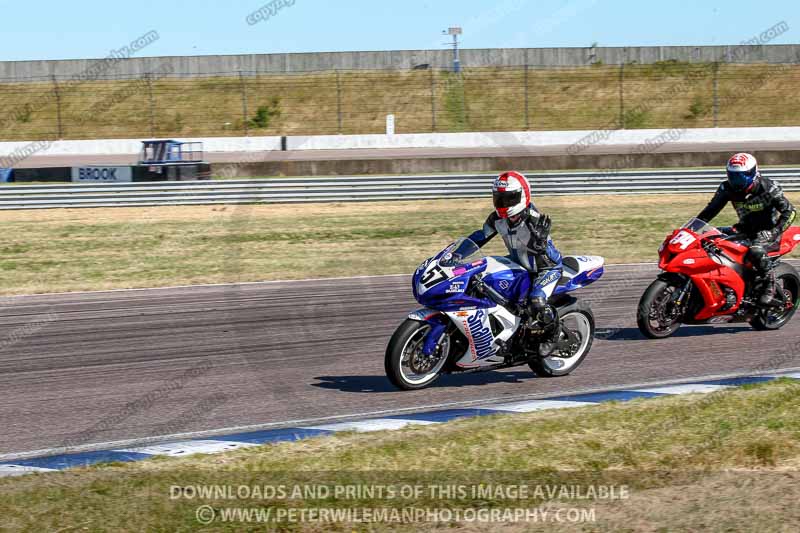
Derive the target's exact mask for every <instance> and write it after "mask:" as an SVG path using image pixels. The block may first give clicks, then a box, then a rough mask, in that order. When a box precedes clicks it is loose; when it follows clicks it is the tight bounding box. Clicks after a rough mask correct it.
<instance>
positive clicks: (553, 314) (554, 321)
mask: <svg viewBox="0 0 800 533" xmlns="http://www.w3.org/2000/svg"><path fill="white" fill-rule="evenodd" d="M528 315H529V316H531V317H532V318H535V319H536V320H537V321H538V322H539V323H540V324H541V325H542V329H544V331H545V333H544V335H543V336H542V339H541V341H540V342H539V355H540V356H541V357H548V356H550V354H552V353H553V352H554V351H555V350H556V348H557V347H558V341H559V340H560V339H561V321H560V320H559V318H558V313H557V311H556V310H555V309H553V306H551V305H547V302H546V301H545V300H544V298H540V297H536V298H531V300H530V301H529V302H528Z"/></svg>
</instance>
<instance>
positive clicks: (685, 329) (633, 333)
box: [594, 324, 753, 342]
mask: <svg viewBox="0 0 800 533" xmlns="http://www.w3.org/2000/svg"><path fill="white" fill-rule="evenodd" d="M748 331H753V328H751V327H750V326H748V325H746V324H742V325H741V326H738V327H737V326H687V325H683V326H681V327H680V329H678V331H676V332H675V333H673V334H672V335H671V336H670V337H669V338H680V337H700V336H704V335H723V334H725V335H727V334H733V333H745V332H748ZM594 337H595V339H600V340H605V341H634V340H635V341H641V340H647V337H645V336H644V335H642V333H641V332H640V331H639V328H599V329H598V330H597V331H596V332H595V336H594ZM653 342H658V341H657V340H654V341H653Z"/></svg>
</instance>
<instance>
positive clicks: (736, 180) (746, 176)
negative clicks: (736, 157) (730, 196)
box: [728, 168, 756, 191]
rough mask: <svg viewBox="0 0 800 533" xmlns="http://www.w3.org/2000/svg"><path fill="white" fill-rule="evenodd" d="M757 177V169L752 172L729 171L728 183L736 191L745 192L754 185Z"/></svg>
mask: <svg viewBox="0 0 800 533" xmlns="http://www.w3.org/2000/svg"><path fill="white" fill-rule="evenodd" d="M755 177H756V169H755V168H753V169H751V170H729V171H728V183H730V184H731V187H732V188H733V190H735V191H743V190H745V189H746V188H748V187H749V186H750V185H752V183H753V180H754V179H755Z"/></svg>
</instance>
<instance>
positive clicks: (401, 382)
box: [384, 319, 450, 390]
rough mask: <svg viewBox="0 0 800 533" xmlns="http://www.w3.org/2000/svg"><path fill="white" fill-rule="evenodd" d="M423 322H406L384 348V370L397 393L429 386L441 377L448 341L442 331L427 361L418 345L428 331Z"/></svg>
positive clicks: (448, 346)
mask: <svg viewBox="0 0 800 533" xmlns="http://www.w3.org/2000/svg"><path fill="white" fill-rule="evenodd" d="M430 329H431V326H430V325H429V324H428V323H427V322H420V321H418V320H411V319H408V320H406V321H405V322H403V323H402V324H400V327H398V328H397V330H396V331H395V332H394V335H392V338H391V339H390V340H389V345H388V346H387V347H386V357H385V359H384V368H385V369H386V376H387V377H388V378H389V381H391V382H392V384H393V385H394V386H395V387H397V388H398V389H401V390H419V389H424V388H425V387H428V386H430V385H431V384H433V383H434V382H435V381H436V380H437V379H439V377H440V376H441V372H442V368H443V367H444V365H445V363H446V362H447V356H448V353H449V352H450V338H449V336H448V334H447V332H446V331H445V332H444V333H442V335H443V337H444V338H443V339H442V340H441V341H440V347H439V349H438V350H437V353H434V355H433V356H431V357H427V356H425V355H424V354H423V353H422V344H423V341H424V339H425V336H426V335H427V333H428V331H430Z"/></svg>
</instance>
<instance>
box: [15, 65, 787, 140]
mask: <svg viewBox="0 0 800 533" xmlns="http://www.w3.org/2000/svg"><path fill="white" fill-rule="evenodd" d="M798 78H800V66H798V65H791V64H785V65H782V64H778V65H771V64H749V65H734V64H725V63H723V64H721V65H714V64H712V63H691V64H689V63H680V62H674V61H662V62H658V63H656V64H652V65H636V64H626V65H625V67H624V69H622V70H621V69H620V67H619V66H617V65H602V64H596V65H594V66H586V67H567V68H529V69H525V68H519V67H510V68H470V67H467V68H465V69H464V70H463V71H462V73H461V74H460V75H456V74H453V73H452V72H448V71H443V70H438V69H434V70H385V71H366V70H356V71H344V70H342V71H335V72H334V71H325V72H306V73H296V74H267V75H257V76H244V77H239V76H238V75H237V74H236V73H230V74H228V75H227V76H225V75H223V76H216V77H192V78H185V77H180V78H177V77H172V76H166V77H164V76H153V77H151V78H150V79H149V81H148V80H143V79H138V80H96V81H86V82H81V83H64V82H62V83H61V85H60V87H59V92H58V96H59V97H58V98H53V90H54V89H55V86H54V85H53V83H52V81H50V80H46V81H37V82H30V83H3V84H2V85H0V139H3V140H22V139H24V140H34V139H51V138H60V139H75V138H95V139H96V138H101V139H103V138H138V137H153V138H158V137H172V136H177V137H216V136H232V135H233V136H239V135H245V134H249V135H251V136H252V135H319V134H337V133H339V134H364V133H383V132H385V128H386V125H385V121H386V118H385V117H386V115H387V114H390V113H391V114H394V115H395V116H396V125H397V126H396V127H397V132H398V133H420V132H456V131H524V130H532V131H535V130H564V129H572V130H590V129H597V128H617V127H620V126H624V127H625V128H628V129H631V128H697V127H711V126H714V125H719V126H724V127H737V126H739V127H741V126H750V127H752V126H790V125H796V124H797V122H798V117H800V103H798V100H797V98H795V93H794V91H793V88H794V87H795V86H796V85H797V80H798ZM715 80H716V82H715ZM715 84H716V86H717V87H716V88H717V93H718V98H717V100H716V102H715V100H714V98H713V94H714V86H715ZM715 103H716V117H715V111H714V110H715ZM243 104H244V105H243ZM620 104H622V109H621V106H620ZM742 108H747V109H748V113H747V115H746V116H744V114H742V113H741V112H740V111H739V110H740V109H742ZM259 109H261V110H263V111H261V112H260V111H259ZM715 118H716V120H715Z"/></svg>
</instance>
